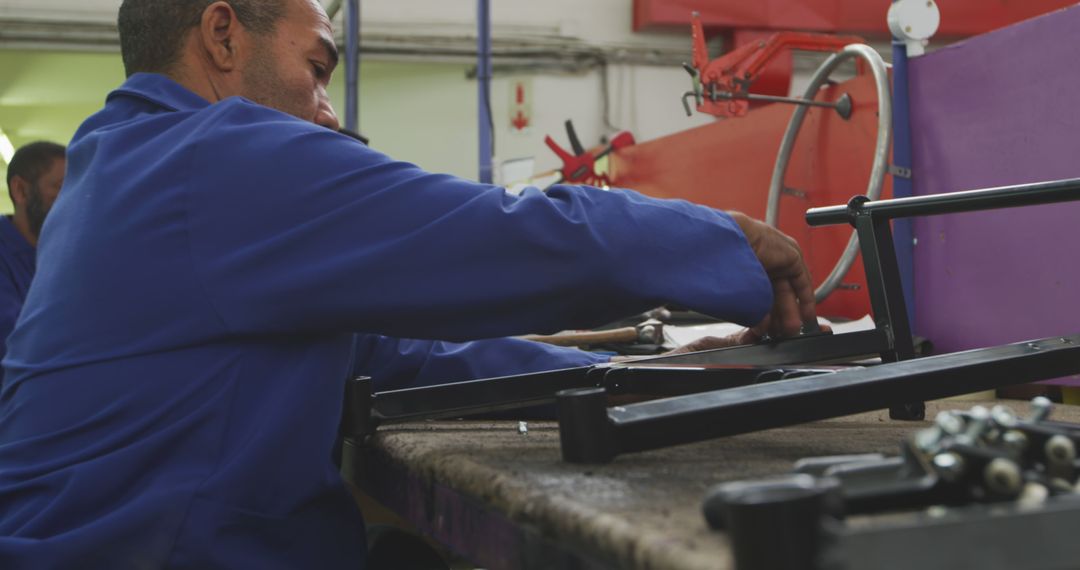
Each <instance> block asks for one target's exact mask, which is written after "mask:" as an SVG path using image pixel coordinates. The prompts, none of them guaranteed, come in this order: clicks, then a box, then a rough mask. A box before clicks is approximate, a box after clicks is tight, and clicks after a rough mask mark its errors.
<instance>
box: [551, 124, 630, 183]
mask: <svg viewBox="0 0 1080 570" xmlns="http://www.w3.org/2000/svg"><path fill="white" fill-rule="evenodd" d="M566 134H567V136H568V137H569V138H570V147H571V149H573V154H571V153H570V151H567V150H566V149H564V148H562V147H561V146H559V143H557V142H555V139H553V138H551V136H550V135H548V136H547V137H545V138H544V143H545V144H547V146H548V148H550V149H551V152H554V153H555V155H556V156H558V157H559V160H561V161H562V163H563V166H562V168H561V169H560V170H559V181H558V182H557V184H558V183H564V182H565V183H570V184H585V185H588V186H597V187H607V186H610V185H611V180H610V179H609V178H608V176H607V174H598V173H597V172H596V161H598V160H600V159H601V158H604V157H605V156H607V155H609V154H611V153H612V152H613V151H616V150H619V149H621V148H625V147H628V146H633V145H634V144H637V142H636V141H635V140H634V135H632V134H630V133H629V132H627V131H622V132H619V133H618V134H616V135H615V136H614V137H612V138H611V141H610V142H609V143H608V144H607V146H606V147H603V148H602V149H601V148H600V147H597V148H595V149H590V150H585V147H583V146H582V145H581V140H580V139H578V136H577V131H575V130H574V123H573V122H571V121H566Z"/></svg>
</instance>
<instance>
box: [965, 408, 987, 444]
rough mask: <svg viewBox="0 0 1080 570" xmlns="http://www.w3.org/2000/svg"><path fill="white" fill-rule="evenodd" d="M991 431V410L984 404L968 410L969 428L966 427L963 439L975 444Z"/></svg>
mask: <svg viewBox="0 0 1080 570" xmlns="http://www.w3.org/2000/svg"><path fill="white" fill-rule="evenodd" d="M988 431H990V410H987V409H986V408H984V407H982V406H975V407H974V408H971V411H970V412H968V423H967V428H966V429H964V434H963V440H964V441H965V442H967V443H970V444H974V443H976V442H978V441H979V440H980V439H982V437H983V436H985V435H986V433H987V432H988Z"/></svg>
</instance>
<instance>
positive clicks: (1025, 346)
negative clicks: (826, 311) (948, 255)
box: [559, 335, 1080, 463]
mask: <svg viewBox="0 0 1080 570" xmlns="http://www.w3.org/2000/svg"><path fill="white" fill-rule="evenodd" d="M1077 373H1080V335H1074V336H1070V337H1054V338H1048V339H1043V340H1037V341H1031V342H1024V343H1017V344H1010V345H1004V346H999V347H993V348H983V349H978V350H970V351H966V352H958V353H953V354H945V355H941V356H933V357H927V358H919V359H913V360H904V361H900V362H893V363H888V364H882V365H880V366H874V367H870V368H865V369H854V370H848V371H842V372H837V373H835V374H829V375H825V376H812V377H809V378H801V379H797V380H783V381H779V382H768V383H764V384H756V385H753V386H747V387H743V388H732V389H727V390H717V391H713V392H707V393H702V394H694V395H692V396H681V397H676V398H667V399H663V400H656V401H652V402H645V403H641V404H632V405H627V406H621V407H618V408H612V409H608V410H607V411H606V412H605V415H606V423H605V425H606V426H607V429H605V430H583V429H575V426H573V425H560V431H561V432H562V433H560V437H561V439H562V441H563V442H564V443H565V442H567V441H573V442H576V443H575V448H576V449H578V450H580V449H595V448H596V447H597V446H596V445H594V444H592V443H590V440H596V439H601V438H602V439H603V440H604V442H605V443H606V444H607V445H608V446H609V447H610V451H609V452H608V453H605V454H600V455H598V456H595V457H580V456H578V457H574V456H570V457H568V456H567V453H566V449H565V447H564V458H565V459H566V460H567V461H572V462H580V463H601V462H605V461H609V460H610V459H611V458H613V457H614V456H615V455H618V454H620V453H627V452H635V451H646V450H650V449H658V448H662V447H668V446H672V445H679V444H684V443H692V442H696V441H704V440H707V439H713V438H718V437H725V436H730V435H737V434H742V433H749V432H753V431H760V430H764V429H771V428H777V427H784V426H791V425H796V424H801V423H806V422H812V421H817V420H822V419H828V418H834V417H839V416H845V415H850V414H855V413H859V412H866V411H871V410H877V409H881V408H885V407H888V406H889V405H892V404H894V403H895V402H898V401H899V402H902V401H905V400H911V399H921V400H928V399H936V398H944V397H947V396H955V395H958V394H966V393H971V392H977V391H980V390H988V389H992V388H998V387H1001V386H1007V385H1012V384H1017V383H1024V382H1034V381H1038V380H1046V379H1050V378H1058V377H1061V376H1067V375H1070V374H1077ZM574 398H575V395H574V394H572V393H570V394H567V393H563V394H560V396H559V405H560V406H568V405H573V400H574ZM593 423H595V420H594V419H589V420H588V421H585V420H582V421H580V422H579V424H581V425H591V424H593Z"/></svg>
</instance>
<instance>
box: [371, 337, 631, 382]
mask: <svg viewBox="0 0 1080 570" xmlns="http://www.w3.org/2000/svg"><path fill="white" fill-rule="evenodd" d="M355 348H356V350H355V351H354V352H355V354H357V355H358V358H357V360H356V362H355V363H354V366H353V376H370V377H371V378H372V379H373V381H374V382H375V389H376V390H378V391H385V390H400V389H404V388H417V387H421V386H432V385H436V384H445V383H448V382H457V381H461V380H474V379H477V378H492V377H496V376H513V375H516V374H528V373H532V372H544V371H548V370H560V369H564V368H576V367H579V366H590V365H593V364H600V363H604V362H608V361H610V357H608V356H604V355H601V354H596V353H592V352H585V351H582V350H577V349H571V348H562V347H558V346H552V345H549V344H544V343H539V342H532V341H528V340H524V339H518V338H498V339H488V340H478V341H473V342H465V343H454V342H443V341H431V340H415V339H399V338H391V337H385V336H382V335H373V334H359V335H356V339H355Z"/></svg>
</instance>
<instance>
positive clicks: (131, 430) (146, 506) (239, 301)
mask: <svg viewBox="0 0 1080 570" xmlns="http://www.w3.org/2000/svg"><path fill="white" fill-rule="evenodd" d="M119 27H120V34H121V47H122V51H123V56H124V63H125V66H126V68H127V71H128V75H129V78H128V80H127V81H126V82H125V83H124V85H123V86H121V87H120V88H119V89H117V90H116V91H114V92H113V93H112V94H111V95H110V96H109V97H108V99H107V101H106V104H105V107H104V109H103V110H101V111H100V112H99V113H97V114H95V115H94V116H92V117H90V118H89V119H88V120H87V121H86V122H85V123H84V124H83V125H82V127H81V128H80V129H79V131H78V132H77V133H76V135H75V137H74V139H73V141H72V144H71V146H70V148H69V153H68V164H69V166H68V174H67V180H66V182H65V191H64V193H63V194H62V195H61V196H60V198H59V200H58V201H57V203H56V206H55V207H54V209H53V212H52V214H51V215H50V220H49V223H47V224H46V226H45V229H44V232H43V234H42V240H41V246H40V249H39V257H38V261H39V268H38V273H37V276H36V277H35V281H34V284H33V286H32V287H31V289H30V294H29V296H28V298H27V302H26V305H25V306H24V308H23V312H22V315H21V316H20V318H19V322H18V324H17V325H16V328H15V331H14V333H13V334H12V335H11V337H10V340H9V353H8V357H7V359H6V360H5V361H4V366H5V370H6V374H5V378H4V380H3V385H2V387H0V567H2V568H5V569H7V568H35V569H36V568H161V567H168V568H245V569H246V568H258V569H276V568H282V569H286V568H287V569H295V568H319V569H330V568H356V567H357V566H358V565H359V564H360V561H361V560H362V558H363V553H364V542H363V539H362V536H363V521H362V518H361V516H360V513H359V512H358V510H357V509H356V507H355V505H354V503H353V502H352V500H351V498H350V497H349V495H348V493H347V492H346V491H345V489H344V486H343V484H342V481H341V479H340V476H339V475H338V473H337V470H336V468H335V466H334V464H333V461H332V459H331V458H332V451H333V446H334V442H335V438H336V432H337V427H338V421H339V417H340V411H341V404H342V397H343V387H344V383H345V380H346V379H347V378H348V377H349V375H350V374H351V373H352V371H353V370H354V369H355V367H356V366H357V363H358V362H363V361H365V359H367V360H368V361H370V360H371V358H372V354H364V352H365V351H374V350H380V349H381V348H380V347H385V345H383V344H382V343H384V342H386V337H394V338H414V339H432V340H436V341H469V340H476V339H489V338H496V337H504V336H509V335H514V334H520V333H525V332H550V331H554V330H558V329H562V328H583V327H588V326H594V325H597V324H600V323H603V322H606V321H611V320H614V319H615V318H618V317H622V316H625V315H628V314H633V313H637V312H641V311H643V310H645V309H649V308H652V307H654V306H656V305H658V304H660V303H663V302H674V303H678V304H679V305H681V306H685V307H688V308H690V309H693V310H697V311H700V312H703V313H707V314H710V315H714V316H717V317H721V318H726V319H728V320H732V321H735V322H739V323H742V324H745V325H757V326H758V327H760V329H761V330H763V329H765V328H768V329H770V330H771V332H773V333H774V334H782V333H787V334H793V333H795V332H797V331H798V329H799V327H800V326H801V323H802V322H803V321H805V320H808V319H810V318H813V316H814V305H813V300H812V290H811V286H810V280H809V276H808V275H807V272H806V268H805V264H804V263H803V261H802V258H801V255H800V253H799V251H798V248H797V246H795V244H794V242H793V241H791V240H790V239H789V238H787V237H785V236H783V235H782V234H779V233H777V232H775V231H774V230H771V229H769V228H767V227H765V226H764V225H763V224H761V223H759V222H756V221H754V220H751V219H749V218H747V217H745V216H742V215H737V214H734V215H729V214H725V213H722V212H718V211H715V210H712V209H709V208H704V207H700V206H695V205H691V204H689V203H686V202H680V201H661V200H655V199H651V198H647V197H644V196H641V195H639V194H636V193H633V192H627V191H611V192H607V191H601V190H596V189H592V188H584V187H573V186H557V187H554V188H552V189H550V190H549V191H548V192H547V193H546V194H545V193H542V192H539V191H537V190H529V191H526V192H524V193H523V194H522V195H521V196H512V195H509V194H507V193H506V192H504V191H503V190H502V189H501V188H497V187H491V186H486V185H482V184H476V183H473V182H469V181H466V180H461V179H457V178H454V177H451V176H445V175H438V174H431V173H428V172H424V171H423V170H421V169H419V168H417V167H416V166H413V165H411V164H407V163H403V162H397V161H394V160H393V159H391V158H389V157H387V156H384V155H382V154H380V153H378V152H376V151H373V150H371V149H369V148H367V147H365V146H364V145H362V144H361V143H359V142H358V141H356V140H354V139H351V138H349V137H346V136H343V135H340V134H338V133H335V132H333V130H331V129H333V128H335V127H336V126H337V125H336V121H335V120H334V119H333V116H332V113H329V112H327V109H328V107H327V105H326V101H327V97H326V91H325V90H326V85H327V83H328V82H329V80H330V75H331V72H332V71H333V68H334V65H335V64H336V62H337V52H336V49H335V47H334V43H333V33H332V30H331V25H330V21H329V19H328V18H327V17H326V14H325V12H324V11H323V9H322V8H321V6H320V5H319V3H318V2H317V1H315V0H227V1H218V2H210V1H208V0H170V1H169V2H162V1H160V0H125V1H124V3H123V5H122V6H121V8H120V19H119ZM327 127H329V128H327ZM770 315H771V316H770ZM358 332H359V333H362V334H363V335H364V336H363V337H361V339H364V338H367V339H368V341H370V342H365V341H364V340H361V341H360V342H357V341H356V340H355V338H356V337H355V335H356V333H358ZM395 342H396V341H395ZM403 342H408V343H413V342H415V343H428V344H427V345H426V348H425V349H424V350H428V349H431V350H434V351H436V352H439V353H441V354H440V360H443V357H446V356H449V355H448V354H446V353H448V352H452V351H453V350H454V348H452V345H435V344H431V343H430V341H422V340H420V341H403ZM505 342H508V343H509V342H513V341H505ZM372 343H374V344H372ZM394 350H397V348H395V347H390V352H392V351H394ZM405 352H410V350H406V351H405ZM421 352H422V351H421ZM560 354H561V353H560ZM385 358H387V357H386V356H385V355H384V356H382V357H379V356H376V358H375V360H380V359H385ZM587 358H595V357H587ZM419 360H422V358H421V359H419Z"/></svg>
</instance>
